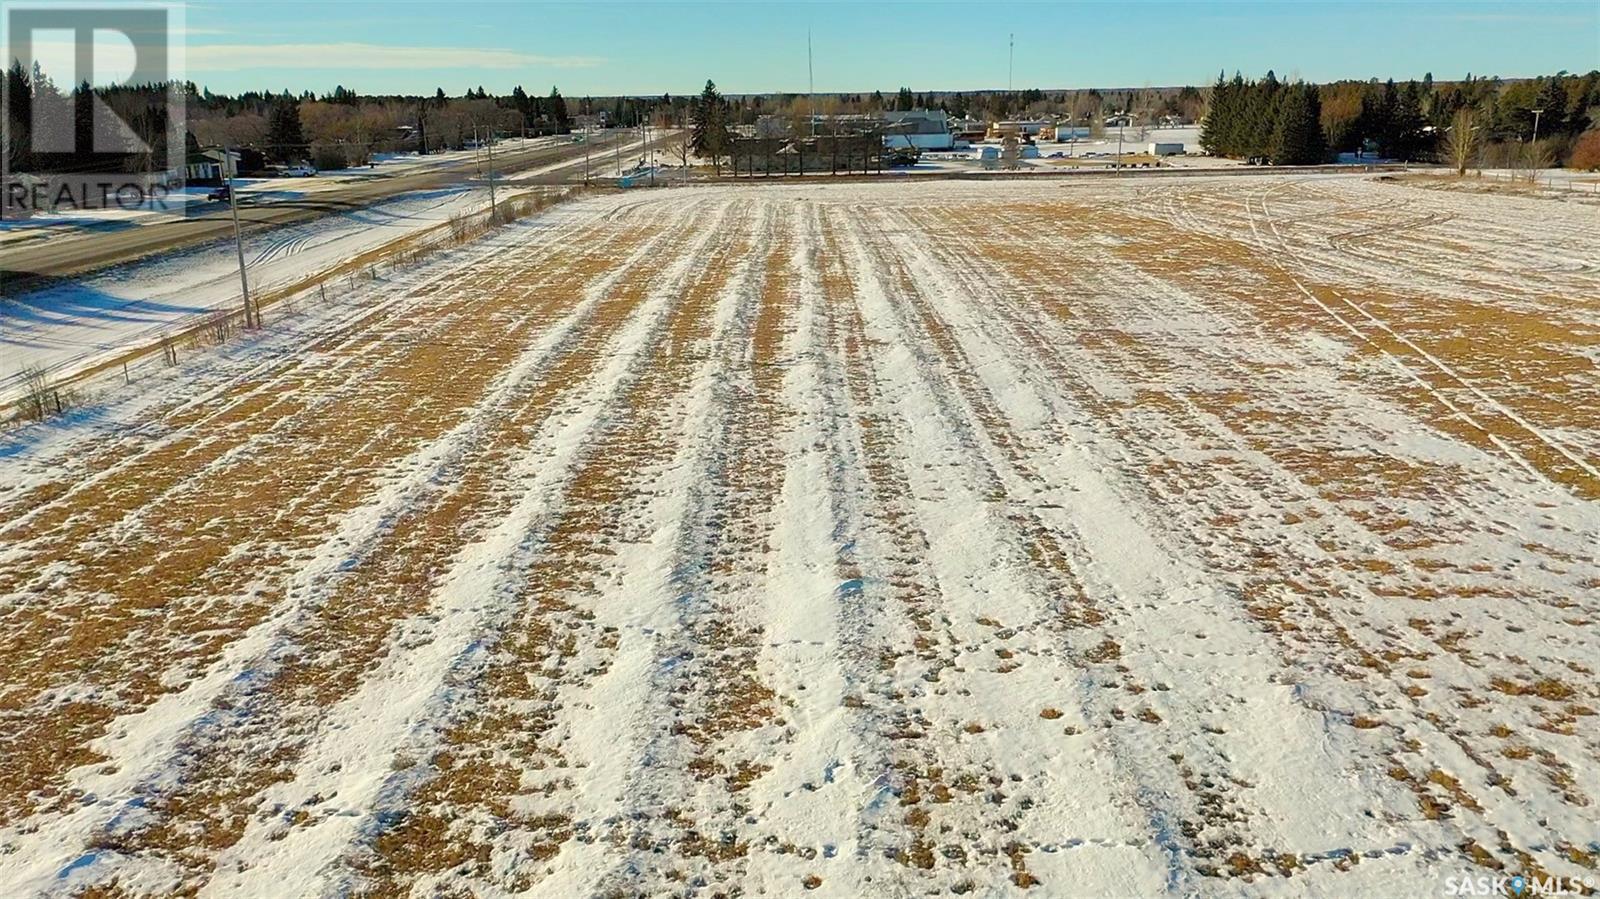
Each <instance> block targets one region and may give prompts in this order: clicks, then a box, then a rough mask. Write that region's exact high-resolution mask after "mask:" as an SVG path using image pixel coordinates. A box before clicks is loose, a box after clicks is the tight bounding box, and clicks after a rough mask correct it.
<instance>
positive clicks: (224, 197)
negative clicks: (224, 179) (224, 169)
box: [206, 184, 233, 203]
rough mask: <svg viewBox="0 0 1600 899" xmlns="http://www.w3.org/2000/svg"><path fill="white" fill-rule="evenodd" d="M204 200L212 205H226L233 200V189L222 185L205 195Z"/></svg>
mask: <svg viewBox="0 0 1600 899" xmlns="http://www.w3.org/2000/svg"><path fill="white" fill-rule="evenodd" d="M206 199H207V200H210V201H212V202H214V203H228V202H231V201H232V200H233V189H232V188H230V187H228V185H226V184H224V185H222V186H221V187H219V188H216V189H215V190H213V191H211V193H208V194H206Z"/></svg>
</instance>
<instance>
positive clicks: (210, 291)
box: [0, 187, 489, 401]
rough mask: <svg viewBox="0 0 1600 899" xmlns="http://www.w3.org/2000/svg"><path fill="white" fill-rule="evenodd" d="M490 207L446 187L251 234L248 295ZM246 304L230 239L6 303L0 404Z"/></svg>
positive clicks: (0, 336)
mask: <svg viewBox="0 0 1600 899" xmlns="http://www.w3.org/2000/svg"><path fill="white" fill-rule="evenodd" d="M488 204H489V192H488V190H487V189H476V188H464V187H451V188H442V189H439V190H433V191H419V192H415V193H410V194H405V195H403V196H401V197H399V198H397V199H394V200H389V201H385V202H382V203H377V204H374V205H372V206H370V207H367V208H365V209H361V210H357V211H352V212H345V213H339V214H336V215H330V216H325V217H322V218H319V219H315V220H312V221H308V222H303V223H299V224H294V225H286V226H282V227H277V228H274V229H272V230H270V231H264V232H263V231H257V232H254V233H252V234H249V235H247V236H246V238H245V267H246V269H247V271H248V272H249V274H250V284H251V288H252V289H253V290H257V291H262V292H269V291H271V290H272V289H273V288H275V287H282V286H284V285H288V284H293V283H295V282H297V281H300V280H302V279H304V278H305V277H307V276H308V275H311V274H313V273H315V272H319V271H322V270H324V269H328V268H332V267H333V266H335V265H337V264H338V263H340V262H342V261H344V260H346V259H350V258H353V257H355V256H358V255H360V254H362V253H364V252H366V251H368V250H371V249H373V248H375V247H379V246H382V245H383V244H385V243H388V242H389V241H392V240H395V239H396V238H399V237H403V236H405V235H407V234H411V233H414V232H416V231H420V230H423V229H426V228H430V227H433V226H435V225H438V224H440V223H443V222H447V221H449V219H450V217H451V216H452V215H456V214H459V213H462V212H470V211H474V210H477V209H480V208H487V207H488ZM240 302H241V301H240V292H239V261H238V255H237V251H236V250H235V248H234V244H233V241H231V240H227V241H216V242H213V243H210V244H206V245H204V246H200V247H197V248H195V249H193V250H189V251H186V252H182V253H174V254H167V255H163V256H156V257H152V258H151V259H149V260H146V261H142V262H139V263H137V264H134V265H128V266H121V267H117V268H114V269H111V270H108V271H106V272H103V273H101V274H98V275H94V276H91V277H89V278H85V279H81V280H77V281H71V282H65V283H60V284H57V285H54V286H51V287H48V288H45V289H42V290H37V291H33V292H30V293H26V294H20V295H18V296H15V297H9V298H0V401H5V400H11V399H14V398H15V394H16V391H17V390H19V389H20V384H21V376H22V371H23V370H24V369H26V368H29V367H31V366H40V367H43V368H45V369H46V370H47V371H49V372H50V374H51V375H52V376H53V377H54V378H57V379H61V378H65V377H67V376H69V375H71V374H72V373H74V372H77V371H82V370H84V369H87V368H92V367H93V366H94V365H96V364H97V363H99V362H101V361H103V360H104V359H106V358H110V357H113V356H116V355H119V354H121V353H123V352H126V351H127V350H129V349H132V348H135V347H138V346H141V345H147V344H151V343H153V342H155V341H157V340H159V339H160V336H161V335H162V334H164V333H172V332H174V331H175V330H181V329H182V328H183V327H185V326H187V325H189V324H192V323H193V321H194V320H195V318H196V317H197V316H200V315H203V314H204V313H206V312H208V311H210V310H213V309H217V308H221V307H229V308H232V307H234V306H237V305H238V304H239V303H240Z"/></svg>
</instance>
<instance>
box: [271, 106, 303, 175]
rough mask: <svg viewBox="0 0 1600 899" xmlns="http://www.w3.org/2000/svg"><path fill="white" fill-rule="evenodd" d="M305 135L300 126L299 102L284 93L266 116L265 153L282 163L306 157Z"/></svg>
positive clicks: (297, 160)
mask: <svg viewBox="0 0 1600 899" xmlns="http://www.w3.org/2000/svg"><path fill="white" fill-rule="evenodd" d="M306 151H307V146H306V136H305V132H304V130H303V129H302V128H301V126H300V104H299V103H297V102H295V100H294V99H293V98H291V97H290V96H288V94H285V95H284V96H283V98H282V99H280V100H278V101H277V102H275V103H273V104H272V110H271V112H270V114H269V115H268V116H267V155H268V156H269V157H270V158H272V159H275V160H277V161H278V162H283V163H294V162H299V161H301V160H303V159H305V158H306Z"/></svg>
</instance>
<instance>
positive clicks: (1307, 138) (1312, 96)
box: [1269, 83, 1327, 165]
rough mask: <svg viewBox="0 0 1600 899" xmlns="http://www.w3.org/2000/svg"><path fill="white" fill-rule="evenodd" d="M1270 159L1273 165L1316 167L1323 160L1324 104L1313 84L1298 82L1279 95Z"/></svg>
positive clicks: (1325, 152)
mask: <svg viewBox="0 0 1600 899" xmlns="http://www.w3.org/2000/svg"><path fill="white" fill-rule="evenodd" d="M1279 93H1280V95H1281V96H1280V98H1279V101H1278V110H1277V123H1276V125H1275V126H1274V128H1273V133H1272V146H1271V152H1270V153H1269V157H1270V158H1271V160H1272V164H1273V165H1315V164H1317V163H1320V162H1322V161H1323V160H1324V158H1325V157H1326V155H1327V146H1326V144H1325V143H1324V141H1323V134H1322V101H1321V99H1320V97H1319V95H1318V93H1317V89H1316V87H1315V86H1313V85H1309V84H1304V83H1298V84H1291V85H1289V86H1287V87H1285V88H1283V89H1282V90H1281V91H1280V92H1279Z"/></svg>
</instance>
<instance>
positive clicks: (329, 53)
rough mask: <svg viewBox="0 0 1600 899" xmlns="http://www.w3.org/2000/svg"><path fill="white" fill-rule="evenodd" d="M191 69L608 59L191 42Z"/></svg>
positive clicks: (588, 64)
mask: <svg viewBox="0 0 1600 899" xmlns="http://www.w3.org/2000/svg"><path fill="white" fill-rule="evenodd" d="M187 54H188V65H189V69H190V70H191V71H194V72H238V71H242V70H246V69H304V68H307V67H326V68H337V69H393V70H399V69H520V68H527V67H530V66H550V67H555V68H561V69H579V68H593V67H594V66H598V65H602V64H604V63H605V60H604V59H602V58H600V57H593V56H541V55H538V54H533V53H520V52H517V51H515V50H480V49H475V48H470V47H386V46H382V45H379V44H360V43H338V44H191V45H190V46H189V47H188V48H187Z"/></svg>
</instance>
